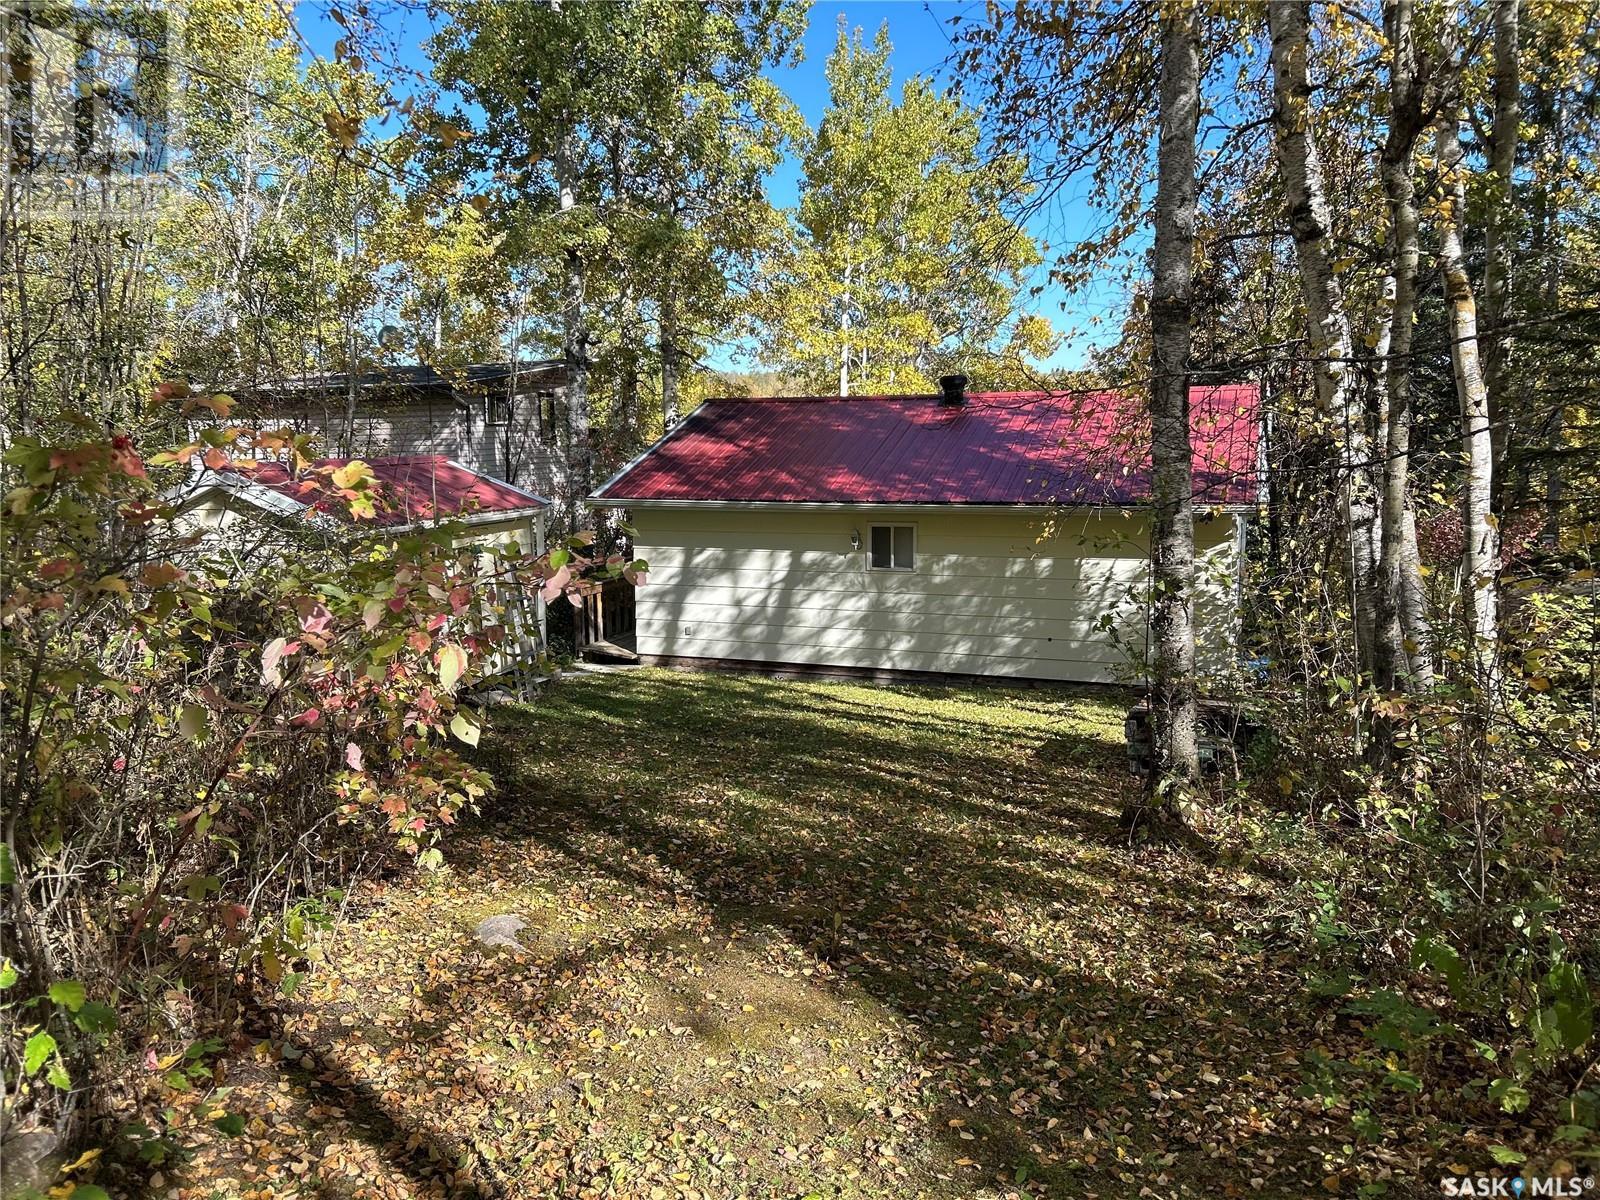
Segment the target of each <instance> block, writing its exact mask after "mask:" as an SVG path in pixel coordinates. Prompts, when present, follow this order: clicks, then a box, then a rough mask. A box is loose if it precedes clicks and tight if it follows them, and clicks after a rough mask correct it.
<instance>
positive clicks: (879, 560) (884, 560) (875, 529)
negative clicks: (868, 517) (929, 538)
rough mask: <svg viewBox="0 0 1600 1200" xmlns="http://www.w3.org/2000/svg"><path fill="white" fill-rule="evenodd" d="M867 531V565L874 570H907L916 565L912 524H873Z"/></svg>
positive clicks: (915, 535) (914, 529) (915, 539)
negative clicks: (868, 537)
mask: <svg viewBox="0 0 1600 1200" xmlns="http://www.w3.org/2000/svg"><path fill="white" fill-rule="evenodd" d="M868 532H869V533H870V535H871V541H870V542H869V543H868V545H867V566H869V567H870V568H872V570H874V571H909V570H911V569H912V568H913V567H914V566H915V565H916V549H915V547H916V541H917V529H916V526H914V525H874V526H872V527H871V528H870V529H869V530H868Z"/></svg>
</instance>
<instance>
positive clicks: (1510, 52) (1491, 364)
mask: <svg viewBox="0 0 1600 1200" xmlns="http://www.w3.org/2000/svg"><path fill="white" fill-rule="evenodd" d="M1520 3H1521V0H1494V12H1493V19H1494V120H1493V122H1492V124H1491V126H1490V134H1489V185H1490V186H1489V205H1488V213H1487V215H1486V220H1485V222H1484V230H1483V249H1484V270H1483V324H1484V332H1485V334H1486V335H1487V336H1485V337H1484V339H1483V379H1484V386H1485V387H1486V388H1487V389H1488V392H1489V420H1490V422H1491V425H1492V428H1493V431H1494V432H1493V435H1492V437H1491V439H1490V442H1491V446H1492V448H1493V451H1494V488H1495V491H1496V493H1497V494H1498V493H1499V491H1500V489H1502V488H1504V486H1505V483H1506V480H1505V474H1506V450H1507V448H1508V446H1509V445H1510V423H1509V421H1508V414H1507V404H1506V399H1507V397H1506V395H1505V392H1506V369H1507V367H1508V366H1509V365H1510V361H1511V337H1510V335H1509V334H1508V333H1506V332H1505V324H1506V320H1507V318H1508V317H1509V316H1510V315H1511V277H1512V261H1513V252H1514V241H1513V236H1512V234H1513V230H1512V228H1511V223H1512V217H1513V214H1514V211H1515V210H1514V209H1513V208H1512V190H1511V174H1512V171H1513V170H1514V169H1515V168H1516V163H1517V133H1518V125H1519V123H1520V121H1521V119H1522V106H1521V96H1520V93H1521V88H1522V71H1521V60H1520V56H1519V54H1518V52H1517V25H1518V12H1519V8H1520Z"/></svg>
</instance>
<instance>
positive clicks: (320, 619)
mask: <svg viewBox="0 0 1600 1200" xmlns="http://www.w3.org/2000/svg"><path fill="white" fill-rule="evenodd" d="M295 608H296V610H297V611H298V612H299V614H300V629H301V631H302V632H305V633H322V632H323V631H324V630H326V629H327V628H328V626H330V625H332V624H333V614H332V613H331V612H329V611H328V610H327V608H325V607H324V606H323V605H322V604H321V602H319V601H316V600H312V599H310V598H309V597H302V598H301V600H300V601H299V602H297V603H296V605H295Z"/></svg>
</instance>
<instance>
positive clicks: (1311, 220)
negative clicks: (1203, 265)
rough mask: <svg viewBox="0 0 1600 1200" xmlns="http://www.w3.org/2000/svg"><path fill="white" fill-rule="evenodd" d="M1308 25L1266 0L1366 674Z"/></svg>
mask: <svg viewBox="0 0 1600 1200" xmlns="http://www.w3.org/2000/svg"><path fill="white" fill-rule="evenodd" d="M1309 27H1310V5H1309V3H1308V2H1307V0H1278V2H1277V3H1272V4H1268V5H1267V28H1268V32H1269V34H1270V37H1271V43H1272V50H1271V59H1272V79H1273V93H1274V98H1275V105H1274V110H1273V123H1274V126H1275V129H1276V134H1277V159H1278V174H1279V178H1280V179H1281V180H1282V183H1283V190H1284V195H1285V197H1286V199H1287V201H1288V205H1289V228H1290V232H1291V234H1292V235H1293V237H1294V246H1295V258H1296V263H1297V265H1298V267H1299V273H1300V284H1301V292H1302V294H1303V296H1304V299H1305V306H1306V323H1307V326H1308V333H1309V335H1310V343H1311V345H1310V350H1311V355H1312V359H1313V365H1314V368H1315V371H1316V383H1317V399H1318V403H1319V405H1320V407H1321V410H1322V413H1323V415H1324V417H1325V418H1327V419H1328V420H1329V421H1330V422H1331V423H1332V425H1333V428H1334V431H1335V433H1334V436H1335V439H1336V443H1337V446H1338V452H1339V507H1340V513H1341V516H1342V518H1343V524H1344V528H1345V534H1346V539H1347V542H1348V562H1349V569H1350V580H1351V591H1352V593H1353V597H1352V600H1353V608H1354V616H1355V629H1356V647H1357V653H1358V657H1359V658H1360V661H1361V665H1362V667H1363V668H1364V669H1366V670H1368V671H1370V670H1372V668H1373V664H1374V654H1373V638H1374V628H1375V626H1376V623H1377V614H1378V602H1377V595H1376V579H1375V575H1376V571H1377V567H1378V554H1379V540H1378V511H1377V491H1376V488H1375V487H1374V484H1373V468H1372V462H1371V458H1372V451H1371V445H1370V443H1369V440H1368V438H1367V422H1366V414H1365V413H1364V412H1363V410H1362V403H1361V396H1360V392H1359V390H1358V389H1357V388H1356V387H1355V386H1354V380H1353V379H1352V372H1351V368H1350V364H1351V351H1352V339H1351V333H1350V316H1349V311H1348V309H1347V307H1346V304H1345V296H1344V288H1343V286H1342V285H1341V284H1340V282H1339V277H1338V274H1337V273H1336V272H1335V271H1334V269H1333V263H1332V255H1331V252H1330V249H1329V231H1330V228H1331V225H1332V217H1331V215H1330V211H1329V206H1328V197H1327V188H1326V185H1325V183H1324V180H1323V172H1322V159H1321V156H1320V155H1319V153H1318V150H1317V139H1316V134H1315V114H1314V112H1313V109H1312V105H1311V84H1310V80H1309V78H1308V76H1307V58H1308V55H1309V52H1310V28H1309Z"/></svg>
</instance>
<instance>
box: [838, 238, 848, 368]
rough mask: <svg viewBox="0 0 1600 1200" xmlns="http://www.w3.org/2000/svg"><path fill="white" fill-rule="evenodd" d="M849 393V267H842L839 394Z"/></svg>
mask: <svg viewBox="0 0 1600 1200" xmlns="http://www.w3.org/2000/svg"><path fill="white" fill-rule="evenodd" d="M849 394H850V267H849V266H848V265H846V266H845V269H844V303H843V304H842V305H841V306H840V308H839V395H841V396H848V395H849Z"/></svg>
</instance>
